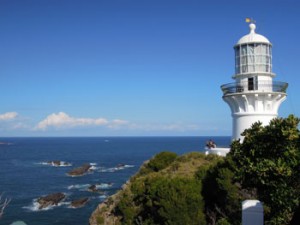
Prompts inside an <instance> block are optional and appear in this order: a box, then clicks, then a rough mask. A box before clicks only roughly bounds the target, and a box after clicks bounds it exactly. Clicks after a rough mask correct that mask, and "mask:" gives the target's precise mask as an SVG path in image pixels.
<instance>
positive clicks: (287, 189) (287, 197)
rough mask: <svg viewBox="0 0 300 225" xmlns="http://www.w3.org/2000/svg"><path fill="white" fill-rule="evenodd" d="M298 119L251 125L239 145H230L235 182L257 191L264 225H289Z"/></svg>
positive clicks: (297, 167)
mask: <svg viewBox="0 0 300 225" xmlns="http://www.w3.org/2000/svg"><path fill="white" fill-rule="evenodd" d="M299 121H300V120H299V119H298V118H296V117H294V116H292V115H291V116H289V117H288V118H286V119H283V118H276V119H273V120H272V121H271V122H270V124H269V125H268V126H265V127H264V126H262V124H261V123H255V124H253V125H252V127H251V128H250V129H247V130H245V131H244V132H243V134H242V135H244V136H245V139H244V141H243V143H240V142H239V141H235V142H233V143H232V146H231V152H230V154H229V155H228V159H230V160H232V161H233V162H234V164H235V171H234V172H235V176H236V180H239V181H240V182H241V184H242V186H243V187H244V188H247V189H253V188H256V189H257V195H258V198H259V200H261V201H262V202H264V205H265V208H266V211H265V212H266V213H265V218H266V224H278V225H279V224H280V225H284V224H289V221H290V220H291V218H292V215H293V212H294V211H295V209H296V207H297V206H298V205H299V196H300V142H299V141H300V139H299V138H300V136H299V134H300V133H299V130H298V124H299Z"/></svg>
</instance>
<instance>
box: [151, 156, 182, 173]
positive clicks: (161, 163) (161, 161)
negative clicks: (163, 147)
mask: <svg viewBox="0 0 300 225" xmlns="http://www.w3.org/2000/svg"><path fill="white" fill-rule="evenodd" d="M176 158H177V154H176V153H173V152H161V153H158V154H157V155H155V156H154V158H153V159H151V160H150V161H149V163H148V164H147V166H146V167H147V168H149V169H151V170H152V171H154V172H158V171H160V170H162V169H164V168H166V167H167V166H169V165H170V164H171V163H172V162H173V161H174V160H175V159H176Z"/></svg>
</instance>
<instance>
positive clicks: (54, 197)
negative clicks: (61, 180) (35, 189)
mask: <svg viewBox="0 0 300 225" xmlns="http://www.w3.org/2000/svg"><path fill="white" fill-rule="evenodd" d="M65 197H66V196H65V195H64V194H63V193H60V192H58V193H54V194H49V195H47V196H44V197H40V198H39V199H38V200H37V202H38V203H39V204H40V205H39V209H44V208H47V207H49V206H54V205H58V203H60V202H61V201H62V200H63V199H64V198H65Z"/></svg>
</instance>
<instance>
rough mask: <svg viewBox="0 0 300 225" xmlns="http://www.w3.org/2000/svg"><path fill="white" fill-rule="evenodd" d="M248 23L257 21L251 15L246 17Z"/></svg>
mask: <svg viewBox="0 0 300 225" xmlns="http://www.w3.org/2000/svg"><path fill="white" fill-rule="evenodd" d="M246 23H256V21H255V20H254V19H252V18H250V17H247V18H246Z"/></svg>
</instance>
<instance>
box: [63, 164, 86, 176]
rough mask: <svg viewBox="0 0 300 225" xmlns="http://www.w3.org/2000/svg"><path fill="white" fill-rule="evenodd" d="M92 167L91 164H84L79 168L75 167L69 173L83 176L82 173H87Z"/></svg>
mask: <svg viewBox="0 0 300 225" xmlns="http://www.w3.org/2000/svg"><path fill="white" fill-rule="evenodd" d="M91 167H92V166H91V165H90V164H84V165H82V166H80V167H78V168H75V169H73V170H71V171H70V172H68V175H70V176H82V175H84V174H86V173H87V172H88V171H89V170H90V168H91Z"/></svg>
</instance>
